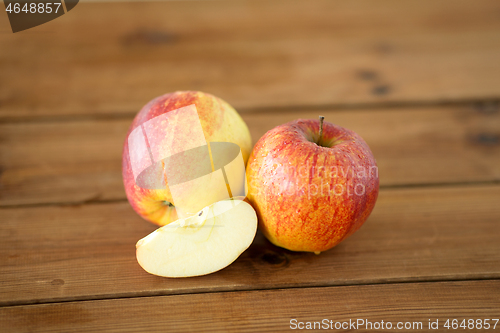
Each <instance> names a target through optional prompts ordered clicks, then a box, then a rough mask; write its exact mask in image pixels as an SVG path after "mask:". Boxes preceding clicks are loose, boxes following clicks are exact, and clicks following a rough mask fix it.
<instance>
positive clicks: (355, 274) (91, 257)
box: [0, 185, 500, 305]
mask: <svg viewBox="0 0 500 333" xmlns="http://www.w3.org/2000/svg"><path fill="white" fill-rule="evenodd" d="M499 200H500V186H498V185H491V186H462V187H449V188H430V189H387V190H382V191H381V193H380V196H379V200H378V202H377V205H376V207H375V210H374V212H373V213H372V215H371V216H370V218H369V219H368V221H367V222H366V224H365V225H364V226H363V227H362V228H361V229H360V230H359V231H358V232H357V233H356V234H354V235H353V236H352V237H351V238H350V239H348V240H346V241H344V242H342V243H341V244H340V245H338V246H337V247H335V248H334V249H332V250H330V251H326V252H324V253H322V254H321V255H318V256H317V255H315V254H312V253H296V252H290V251H286V250H283V249H280V248H277V247H275V246H273V245H271V244H270V243H269V242H268V241H267V240H265V239H264V238H263V236H262V235H261V234H260V233H259V234H258V236H257V238H256V240H255V241H254V243H253V244H252V245H251V247H250V248H249V249H248V250H247V251H246V252H244V254H243V255H242V256H241V257H240V258H239V259H238V260H236V262H235V263H233V264H232V265H230V266H229V267H227V268H225V269H223V270H222V271H219V272H217V273H214V274H211V275H207V276H203V277H196V278H187V279H167V278H161V277H157V276H152V275H149V274H147V273H146V272H145V271H143V270H142V269H141V268H140V266H139V265H138V264H137V262H136V258H135V246H134V245H135V243H136V241H137V240H139V239H140V238H142V237H144V236H146V235H147V234H148V233H150V232H152V231H153V230H154V229H155V227H154V226H153V225H152V224H150V223H147V222H145V221H143V220H141V219H140V218H139V217H138V215H136V214H135V213H134V212H133V211H132V209H131V207H130V206H129V205H128V203H126V202H122V203H106V204H86V205H79V206H77V205H75V206H66V207H57V206H45V207H31V208H9V209H7V208H3V209H0V221H2V223H0V271H1V272H2V274H1V280H2V283H1V284H0V305H14V304H30V303H42V302H53V301H67V300H86V299H87V300H88V299H101V298H117V297H135V296H153V295H169V294H186V293H200V292H215V291H217V292H220V291H230V290H250V289H271V288H289V287H309V286H332V285H353V284H372V283H387V282H401V281H406V282H407V281H440V280H465V279H485V278H500V266H499V265H498V263H499V262H500V242H498V235H499V233H500V224H499V223H498V221H499V219H500V206H499V205H498V202H499Z"/></svg>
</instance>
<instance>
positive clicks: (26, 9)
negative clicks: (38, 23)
mask: <svg viewBox="0 0 500 333" xmlns="http://www.w3.org/2000/svg"><path fill="white" fill-rule="evenodd" d="M21 5H22V4H20V3H18V2H15V3H14V4H13V3H12V2H11V3H9V4H8V5H7V8H5V11H6V12H8V13H14V14H19V13H21V12H23V13H26V14H28V13H31V14H35V13H39V14H43V13H47V14H50V13H52V12H54V13H57V11H58V10H59V8H60V7H61V3H60V2H59V3H57V2H54V3H50V2H48V3H41V2H40V3H35V2H31V3H27V2H26V3H24V6H22V7H21Z"/></svg>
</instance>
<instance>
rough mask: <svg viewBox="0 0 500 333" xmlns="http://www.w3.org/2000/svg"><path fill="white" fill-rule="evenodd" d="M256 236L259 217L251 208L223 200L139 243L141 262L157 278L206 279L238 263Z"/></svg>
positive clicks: (152, 234) (246, 204)
mask: <svg viewBox="0 0 500 333" xmlns="http://www.w3.org/2000/svg"><path fill="white" fill-rule="evenodd" d="M256 232H257V214H256V212H255V210H254V209H253V207H252V206H251V205H249V204H248V203H246V202H245V201H242V200H231V199H230V200H223V201H219V202H216V203H214V204H212V205H210V206H207V207H205V208H203V209H202V210H200V211H199V212H198V213H197V214H195V215H193V216H190V217H187V218H184V219H179V220H176V221H174V222H172V223H170V224H168V225H166V226H163V227H161V228H159V229H157V230H155V231H154V232H152V233H151V234H149V235H148V236H146V237H144V238H142V239H141V240H139V241H138V242H137V245H136V249H137V250H136V255H137V261H138V263H139V265H141V267H142V268H143V269H144V270H145V271H146V272H148V273H150V274H153V275H159V276H164V277H190V276H200V275H206V274H210V273H213V272H216V271H219V270H221V269H223V268H225V267H227V266H228V265H230V264H231V263H232V262H234V261H235V260H236V259H237V258H238V257H239V256H240V255H241V254H242V253H243V252H244V251H245V250H246V249H247V248H248V247H249V246H250V244H251V243H252V241H253V239H254V238H255V234H256Z"/></svg>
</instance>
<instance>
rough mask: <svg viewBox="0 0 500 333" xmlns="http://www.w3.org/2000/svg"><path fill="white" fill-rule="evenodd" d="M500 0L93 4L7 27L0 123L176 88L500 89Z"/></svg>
mask: <svg viewBox="0 0 500 333" xmlns="http://www.w3.org/2000/svg"><path fill="white" fill-rule="evenodd" d="M499 10H500V3H499V2H498V1H495V0H477V1H467V0H462V1H456V0H446V1H421V0H411V1H404V2H402V1H398V0H386V1H384V2H382V3H381V2H377V3H374V2H372V1H370V0H358V1H347V2H346V1H328V0H312V1H288V0H273V1H268V0H258V1H184V2H183V1H166V2H125V3H86V2H80V4H79V5H78V7H77V8H75V10H74V11H71V12H70V13H68V14H67V15H64V16H63V17H61V18H59V19H57V20H54V21H52V22H50V23H47V24H44V25H42V26H39V27H36V28H34V29H30V30H27V31H25V32H22V33H16V34H12V33H11V32H10V29H9V26H8V23H7V16H6V15H1V16H0V20H1V22H0V28H1V29H2V30H1V31H0V45H2V47H1V49H0V82H1V83H2V87H1V89H0V119H11V118H19V117H27V118H33V117H39V116H47V115H50V116H57V115H75V114H113V113H134V112H136V111H137V110H139V108H140V107H142V106H143V105H144V104H145V103H146V102H147V101H148V100H150V99H152V98H153V97H156V96H158V95H161V94H164V93H166V92H170V91H175V90H202V91H207V92H210V93H213V94H215V95H217V96H220V97H222V98H224V99H226V100H227V101H228V102H230V103H231V104H233V105H234V106H235V107H237V108H242V109H254V108H261V107H275V106H279V107H285V106H295V105H339V104H341V105H342V104H357V105H358V104H363V103H401V102H419V103H421V102H442V101H456V100H470V99H474V100H477V99H486V98H499V97H500V62H499V61H498V59H499V58H500V20H498V11H499Z"/></svg>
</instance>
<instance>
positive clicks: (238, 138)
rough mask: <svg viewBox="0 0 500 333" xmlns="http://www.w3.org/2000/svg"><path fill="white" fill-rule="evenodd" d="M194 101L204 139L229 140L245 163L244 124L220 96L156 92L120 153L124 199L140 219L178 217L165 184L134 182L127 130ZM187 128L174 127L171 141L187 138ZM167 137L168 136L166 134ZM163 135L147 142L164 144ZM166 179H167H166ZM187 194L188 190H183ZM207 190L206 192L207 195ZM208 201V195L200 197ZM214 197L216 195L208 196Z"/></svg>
mask: <svg viewBox="0 0 500 333" xmlns="http://www.w3.org/2000/svg"><path fill="white" fill-rule="evenodd" d="M193 104H194V105H195V106H196V110H197V113H198V117H199V120H200V123H201V127H202V129H203V135H204V137H205V139H206V141H207V142H231V143H234V144H237V145H238V146H239V147H240V149H241V154H242V157H243V159H244V162H245V163H246V162H247V160H248V156H249V155H250V151H251V148H252V140H251V137H250V132H249V130H248V127H247V125H246V124H245V122H244V121H243V119H242V118H241V117H240V115H239V114H238V113H237V112H236V110H235V109H234V108H233V107H231V105H229V104H228V103H227V102H225V101H224V100H222V99H220V98H218V97H215V96H213V95H210V94H207V93H203V92H199V91H177V92H173V93H169V94H165V95H162V96H159V97H157V98H155V99H153V100H151V101H150V102H149V103H147V104H146V105H145V106H144V107H143V108H142V109H141V110H140V111H139V113H138V114H137V115H136V117H135V118H134V120H133V122H132V124H131V126H130V128H129V131H128V133H127V136H126V139H125V143H124V146H123V154H122V176H123V182H124V187H125V192H126V194H127V198H128V201H129V202H130V204H131V205H132V207H133V208H134V210H135V211H136V212H137V213H138V214H139V215H140V216H141V217H143V218H144V219H146V220H148V221H150V222H152V223H154V224H156V225H159V226H163V225H166V224H169V223H171V222H173V221H175V220H177V219H178V216H177V211H176V209H175V207H174V206H173V205H172V203H173V200H172V194H171V192H170V190H169V188H168V186H166V188H163V189H161V188H159V189H148V188H142V187H140V186H138V185H137V184H136V181H135V179H134V175H133V170H132V166H131V162H130V158H129V143H128V140H127V139H128V137H129V135H130V133H131V132H132V131H133V130H134V129H135V128H137V127H138V126H141V125H142V124H144V123H146V122H147V121H149V120H151V119H153V118H155V117H158V116H161V115H163V114H165V113H168V112H172V111H175V110H177V109H179V108H182V107H187V106H190V105H193ZM191 130H192V129H190V128H184V127H182V128H176V129H175V132H176V133H175V136H174V138H173V140H177V141H180V142H173V144H177V145H178V146H179V145H182V144H183V143H182V140H189V137H190V131H191ZM168 139H170V138H168ZM168 139H166V138H165V136H162V137H152V138H149V144H150V145H159V146H161V145H164V144H165V142H168ZM167 182H168V180H167ZM186 195H189V194H186ZM210 195H211V194H210V193H206V196H207V197H209V196H210ZM203 200H205V201H207V202H208V201H210V200H209V198H203ZM212 201H213V202H216V201H218V199H217V198H214V200H212Z"/></svg>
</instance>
